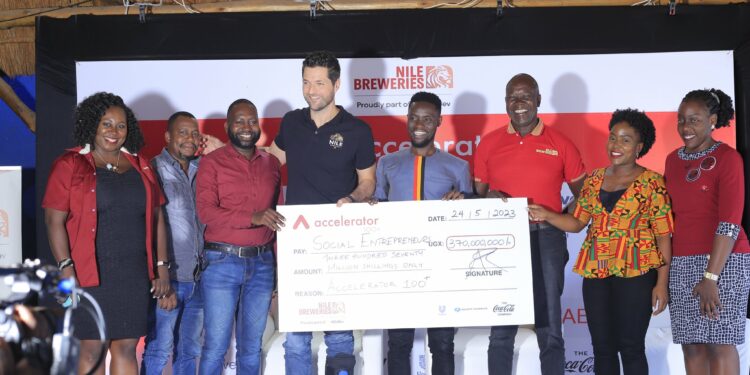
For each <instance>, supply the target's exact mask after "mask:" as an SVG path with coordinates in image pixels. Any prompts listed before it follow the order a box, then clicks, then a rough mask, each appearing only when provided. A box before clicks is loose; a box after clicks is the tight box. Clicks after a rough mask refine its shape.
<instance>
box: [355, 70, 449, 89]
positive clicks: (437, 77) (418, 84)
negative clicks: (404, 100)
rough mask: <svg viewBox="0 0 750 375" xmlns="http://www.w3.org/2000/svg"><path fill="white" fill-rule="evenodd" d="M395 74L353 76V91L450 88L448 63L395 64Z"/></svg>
mask: <svg viewBox="0 0 750 375" xmlns="http://www.w3.org/2000/svg"><path fill="white" fill-rule="evenodd" d="M394 73H395V76H386V77H363V78H354V82H353V87H354V91H360V90H423V89H452V88H453V68H452V67H451V66H450V65H404V66H397V67H396V69H395V72H394Z"/></svg>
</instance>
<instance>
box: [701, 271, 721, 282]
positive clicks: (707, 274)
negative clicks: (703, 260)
mask: <svg viewBox="0 0 750 375" xmlns="http://www.w3.org/2000/svg"><path fill="white" fill-rule="evenodd" d="M703 278H705V279H709V280H712V281H719V275H717V274H715V273H711V272H708V271H706V272H705V273H704V274H703Z"/></svg>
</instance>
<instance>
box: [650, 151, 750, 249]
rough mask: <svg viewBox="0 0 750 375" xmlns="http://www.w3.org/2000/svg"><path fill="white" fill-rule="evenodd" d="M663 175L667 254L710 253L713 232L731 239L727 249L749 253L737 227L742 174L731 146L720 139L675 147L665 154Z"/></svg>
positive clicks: (741, 205)
mask: <svg viewBox="0 0 750 375" xmlns="http://www.w3.org/2000/svg"><path fill="white" fill-rule="evenodd" d="M688 174H690V178H688ZM664 178H665V179H666V180H667V190H668V191H669V195H670V196H671V197H672V208H673V210H674V220H675V230H674V235H673V236H672V255H673V256H685V255H700V254H710V253H711V251H712V250H713V241H714V238H715V237H716V235H717V234H719V235H725V236H728V237H731V238H733V239H735V242H734V247H733V248H732V252H735V253H750V243H748V238H747V233H745V230H744V229H743V228H742V209H743V208H744V207H745V203H744V202H745V199H746V197H745V177H744V172H743V166H742V156H741V155H740V154H739V153H738V152H737V151H736V150H734V149H733V148H731V147H729V146H727V145H726V144H724V143H716V144H715V145H714V146H712V147H710V148H708V149H706V150H704V151H701V152H695V153H686V152H684V150H683V149H682V148H680V149H678V150H676V151H674V152H672V153H670V154H669V155H668V156H667V160H666V165H665V167H664Z"/></svg>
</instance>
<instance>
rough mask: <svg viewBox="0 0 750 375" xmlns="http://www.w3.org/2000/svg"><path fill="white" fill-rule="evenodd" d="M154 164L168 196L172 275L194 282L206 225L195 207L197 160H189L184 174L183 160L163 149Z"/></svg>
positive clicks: (175, 277)
mask: <svg viewBox="0 0 750 375" xmlns="http://www.w3.org/2000/svg"><path fill="white" fill-rule="evenodd" d="M153 164H154V168H155V170H156V172H157V177H158V178H159V182H160V183H161V187H162V190H163V191H164V195H165V196H166V198H167V204H166V205H165V206H164V213H165V219H166V222H167V225H168V226H169V236H168V239H169V240H168V241H167V246H168V252H167V253H168V256H169V261H170V263H171V267H170V269H169V276H170V278H172V279H173V280H177V281H182V282H189V281H193V269H194V268H195V264H196V259H197V256H198V255H199V254H200V252H201V250H203V230H204V228H205V226H204V225H203V224H201V222H200V221H199V220H198V213H197V212H196V209H195V180H196V179H195V176H196V175H197V174H198V160H197V159H195V160H192V161H190V163H188V171H187V174H185V172H184V171H183V170H182V166H181V165H180V162H178V161H177V160H176V159H175V158H174V157H173V156H172V155H171V154H170V153H169V151H167V149H163V150H162V152H161V153H160V154H159V155H157V156H156V157H155V158H154V159H153Z"/></svg>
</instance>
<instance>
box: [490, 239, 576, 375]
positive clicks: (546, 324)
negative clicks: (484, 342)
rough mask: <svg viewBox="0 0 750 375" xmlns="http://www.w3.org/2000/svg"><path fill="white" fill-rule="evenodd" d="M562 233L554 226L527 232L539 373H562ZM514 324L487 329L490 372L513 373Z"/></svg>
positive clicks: (565, 256)
mask: <svg viewBox="0 0 750 375" xmlns="http://www.w3.org/2000/svg"><path fill="white" fill-rule="evenodd" d="M566 241H567V240H566V237H565V233H563V232H561V231H560V230H558V229H556V228H544V229H540V230H534V231H531V273H532V279H533V287H534V322H535V324H534V325H535V328H536V339H537V342H538V344H539V359H540V361H541V364H542V374H543V375H563V374H564V373H565V341H564V340H563V336H562V308H561V306H560V297H561V296H562V292H563V286H564V283H565V264H566V263H568V249H567V246H566ZM517 332H518V326H496V327H492V328H491V330H490V346H489V349H488V350H487V362H488V368H489V374H490V375H510V374H512V373H513V345H514V344H515V341H516V333H517Z"/></svg>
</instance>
